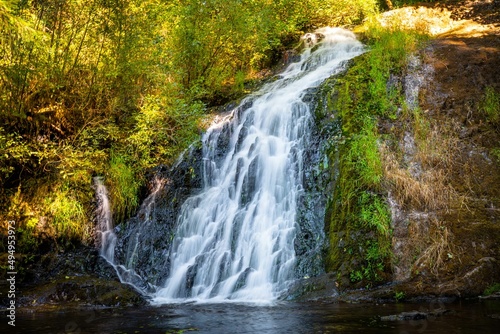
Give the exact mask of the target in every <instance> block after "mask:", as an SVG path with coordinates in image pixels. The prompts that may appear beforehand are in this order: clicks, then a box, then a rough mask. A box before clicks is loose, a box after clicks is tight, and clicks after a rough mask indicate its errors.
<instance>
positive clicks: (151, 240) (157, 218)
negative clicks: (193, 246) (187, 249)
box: [115, 144, 203, 291]
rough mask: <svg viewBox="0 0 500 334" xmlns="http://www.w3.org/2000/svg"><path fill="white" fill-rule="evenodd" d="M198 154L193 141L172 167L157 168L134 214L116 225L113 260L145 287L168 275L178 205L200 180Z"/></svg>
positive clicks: (200, 164)
mask: <svg viewBox="0 0 500 334" xmlns="http://www.w3.org/2000/svg"><path fill="white" fill-rule="evenodd" d="M201 154H202V153H201V148H199V145H198V146H197V145H196V144H195V145H193V146H192V147H191V149H190V150H189V151H188V152H186V154H185V156H184V157H183V158H182V159H181V160H179V162H178V163H177V164H176V165H175V166H174V168H171V169H168V168H166V167H165V166H160V167H158V168H156V169H155V170H154V171H153V172H152V176H151V178H150V179H151V182H150V184H151V186H150V188H151V193H150V195H149V196H148V197H147V198H146V199H145V200H144V202H143V204H142V205H141V208H140V209H139V211H138V213H137V214H136V216H135V217H132V218H131V219H129V220H128V221H127V222H125V223H124V224H121V225H119V226H117V227H116V228H115V232H116V234H117V237H118V241H117V245H116V250H115V262H116V264H119V265H123V266H124V267H126V268H127V269H132V270H133V271H134V272H135V273H136V274H137V275H139V276H140V277H142V279H143V280H144V282H143V284H144V287H145V289H146V290H147V291H148V290H154V286H157V285H161V284H163V283H164V281H165V280H166V278H167V277H168V275H169V272H168V271H169V252H170V246H171V241H172V240H173V238H174V233H175V228H176V222H177V217H178V215H179V211H180V208H181V206H182V203H183V202H184V201H185V199H186V198H187V197H188V196H189V195H191V194H193V193H196V192H197V191H199V190H200V189H201V187H202V184H203V180H202V169H203V166H202V158H201Z"/></svg>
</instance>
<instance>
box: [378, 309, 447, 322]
mask: <svg viewBox="0 0 500 334" xmlns="http://www.w3.org/2000/svg"><path fill="white" fill-rule="evenodd" d="M450 312H451V311H450V310H447V309H436V310H433V311H428V312H423V311H411V312H401V313H399V314H393V315H387V316H382V317H380V320H381V321H405V320H406V321H407V320H424V319H429V318H436V317H440V316H442V315H444V314H448V313H450Z"/></svg>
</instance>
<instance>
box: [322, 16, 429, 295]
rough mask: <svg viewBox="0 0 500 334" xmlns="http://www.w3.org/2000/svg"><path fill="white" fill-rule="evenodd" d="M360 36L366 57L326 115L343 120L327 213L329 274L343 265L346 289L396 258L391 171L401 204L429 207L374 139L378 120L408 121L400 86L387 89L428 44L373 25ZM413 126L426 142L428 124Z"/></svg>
mask: <svg viewBox="0 0 500 334" xmlns="http://www.w3.org/2000/svg"><path fill="white" fill-rule="evenodd" d="M358 32H361V33H362V35H363V38H364V39H365V43H367V44H368V46H369V52H367V53H365V54H364V55H362V56H360V57H358V58H356V60H355V61H354V63H353V65H352V66H351V67H350V68H349V70H348V72H347V73H346V75H344V76H343V77H341V78H339V79H338V80H337V85H336V86H335V87H336V88H335V91H334V93H332V96H335V97H336V99H335V103H334V104H333V107H331V110H332V111H337V113H338V116H339V118H340V120H341V124H342V139H341V140H338V139H336V143H337V146H336V147H335V145H331V146H332V147H335V149H332V152H331V154H330V160H331V162H330V164H329V165H330V166H337V167H338V170H337V171H336V172H334V173H333V175H332V177H334V179H335V180H336V185H335V189H334V194H333V198H332V201H331V204H330V208H329V212H330V215H329V231H330V248H329V251H328V257H327V270H330V271H336V270H339V268H341V266H342V267H346V266H347V271H345V270H344V269H343V270H344V272H342V273H341V275H346V276H347V277H348V278H349V280H350V281H351V282H361V283H362V284H366V285H372V284H373V283H376V282H380V281H383V280H384V277H385V278H387V277H388V276H387V275H388V273H389V272H390V263H391V261H392V260H391V259H392V256H393V255H392V226H391V214H390V210H389V206H388V199H387V196H388V190H390V189H392V188H390V187H388V184H387V179H388V172H390V175H391V176H392V178H389V183H390V184H393V185H395V186H397V187H398V189H401V194H400V196H399V197H401V198H402V199H404V200H406V201H410V200H413V196H412V194H413V192H415V191H416V192H419V193H420V196H419V197H418V198H417V201H419V202H420V201H421V202H422V205H425V204H428V203H431V202H432V196H431V195H430V193H431V189H430V188H428V187H427V185H426V184H424V183H415V182H410V180H411V178H410V177H409V176H408V174H407V172H403V169H402V168H401V167H400V166H398V165H397V164H396V163H395V161H397V159H396V157H393V156H389V155H388V154H386V150H384V145H383V144H382V143H383V137H382V135H381V134H380V133H379V125H380V122H381V121H384V122H395V121H396V120H398V118H401V117H412V115H411V111H406V113H402V110H404V107H405V106H404V94H403V91H402V87H401V84H397V83H396V84H388V83H389V82H391V77H392V76H394V75H396V76H398V75H399V76H401V75H402V73H403V72H404V70H405V68H406V64H407V60H408V55H410V54H412V53H413V52H415V51H416V50H417V49H418V47H419V46H420V45H421V43H422V42H424V41H426V39H427V37H426V35H425V33H420V32H418V31H414V30H401V29H398V28H397V27H393V26H392V27H385V28H384V27H382V26H381V25H380V24H378V23H377V22H376V21H375V20H368V21H367V23H366V24H365V25H364V26H363V27H361V28H360V29H359V31H358ZM408 115H409V116H408ZM415 119H416V118H415ZM417 121H418V122H420V123H421V124H420V125H421V129H420V132H419V133H420V134H421V135H422V136H424V131H428V130H429V125H428V124H426V123H425V122H424V121H423V120H417ZM388 157H389V158H390V159H389V158H388ZM336 159H338V160H337V161H336ZM390 163H392V164H393V165H391V164H390ZM396 167H397V168H396ZM396 172H397V173H396ZM340 245H341V246H340Z"/></svg>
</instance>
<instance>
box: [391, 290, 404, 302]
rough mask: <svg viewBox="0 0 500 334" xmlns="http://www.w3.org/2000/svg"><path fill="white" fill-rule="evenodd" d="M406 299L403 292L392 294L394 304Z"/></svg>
mask: <svg viewBox="0 0 500 334" xmlns="http://www.w3.org/2000/svg"><path fill="white" fill-rule="evenodd" d="M405 298H406V294H405V293H404V292H403V291H396V292H395V293H394V299H395V300H396V302H400V301H402V300H404V299H405Z"/></svg>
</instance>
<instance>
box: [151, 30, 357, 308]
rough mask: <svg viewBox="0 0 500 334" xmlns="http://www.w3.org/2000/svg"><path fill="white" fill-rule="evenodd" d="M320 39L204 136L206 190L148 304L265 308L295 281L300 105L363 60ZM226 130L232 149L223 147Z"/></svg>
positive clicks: (186, 209)
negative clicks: (224, 303) (356, 60)
mask: <svg viewBox="0 0 500 334" xmlns="http://www.w3.org/2000/svg"><path fill="white" fill-rule="evenodd" d="M316 33H319V34H322V35H323V36H324V38H323V39H321V41H318V38H317V36H318V35H317V34H308V35H306V36H305V37H304V38H305V39H307V42H308V44H309V45H308V48H306V50H305V51H304V53H303V55H302V56H301V59H300V61H299V62H297V63H293V64H291V65H290V66H289V67H288V68H287V69H286V70H285V71H284V73H283V74H282V76H281V77H280V79H278V80H276V81H275V82H273V83H270V84H268V85H266V86H265V87H264V88H263V89H262V90H261V91H259V92H258V93H257V94H256V96H254V97H250V98H249V99H247V100H246V101H244V102H243V104H251V107H250V108H249V109H247V110H245V111H243V112H239V111H241V109H238V108H237V109H236V110H235V111H233V114H232V117H230V119H227V120H225V122H223V123H222V124H216V125H214V126H212V127H211V128H210V129H209V130H208V131H207V133H206V134H205V136H204V138H203V155H204V158H203V159H204V175H203V179H204V182H205V185H204V189H203V191H202V192H201V193H200V194H198V195H196V196H192V197H191V198H189V199H188V200H187V201H186V202H185V203H184V205H183V207H182V209H181V213H180V216H179V217H178V230H177V232H176V235H175V238H174V241H173V246H172V251H171V254H170V259H171V261H170V271H169V272H170V277H169V278H168V280H167V282H166V283H165V285H164V287H161V288H160V289H159V290H158V291H157V292H156V293H155V294H154V295H153V302H154V303H167V302H179V301H190V300H194V301H208V302H214V301H228V300H231V301H244V302H269V301H272V300H274V299H276V298H277V297H278V296H279V295H280V293H281V292H283V291H284V290H285V289H286V287H287V285H288V284H289V282H290V281H291V280H292V279H293V278H294V276H293V275H294V266H295V262H296V259H295V251H294V238H295V232H296V224H297V222H296V210H297V198H298V196H299V195H300V193H301V192H302V191H303V187H302V184H303V183H302V182H303V180H302V175H303V173H302V171H303V167H304V166H303V156H302V153H303V151H304V149H305V148H306V147H307V145H308V140H309V132H310V127H311V125H312V124H311V123H312V115H311V110H310V106H309V105H308V104H307V103H305V102H303V101H302V97H303V96H304V94H305V93H306V91H307V90H308V89H310V88H313V87H317V86H318V85H319V84H321V82H323V81H324V80H325V79H327V78H328V77H330V76H331V75H332V74H335V73H336V72H340V71H341V70H343V69H344V67H345V65H346V60H348V59H351V58H353V57H355V56H357V55H359V54H361V53H362V52H363V47H362V44H361V43H360V42H358V41H357V40H356V38H355V36H354V34H352V33H351V32H349V31H346V30H342V29H338V28H325V29H321V30H319V31H317V32H316ZM313 48H314V51H313ZM227 127H229V128H230V129H229V130H230V131H229V133H230V134H231V135H230V138H229V143H227V142H224V140H223V137H222V138H221V136H225V135H226V134H227V132H226V131H224V132H223V131H222V130H223V128H226V130H227ZM222 144H223V145H224V147H223V148H221V147H218V145H222ZM226 145H227V147H226ZM221 149H223V150H224V154H223V155H222V156H221V154H220V151H221Z"/></svg>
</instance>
